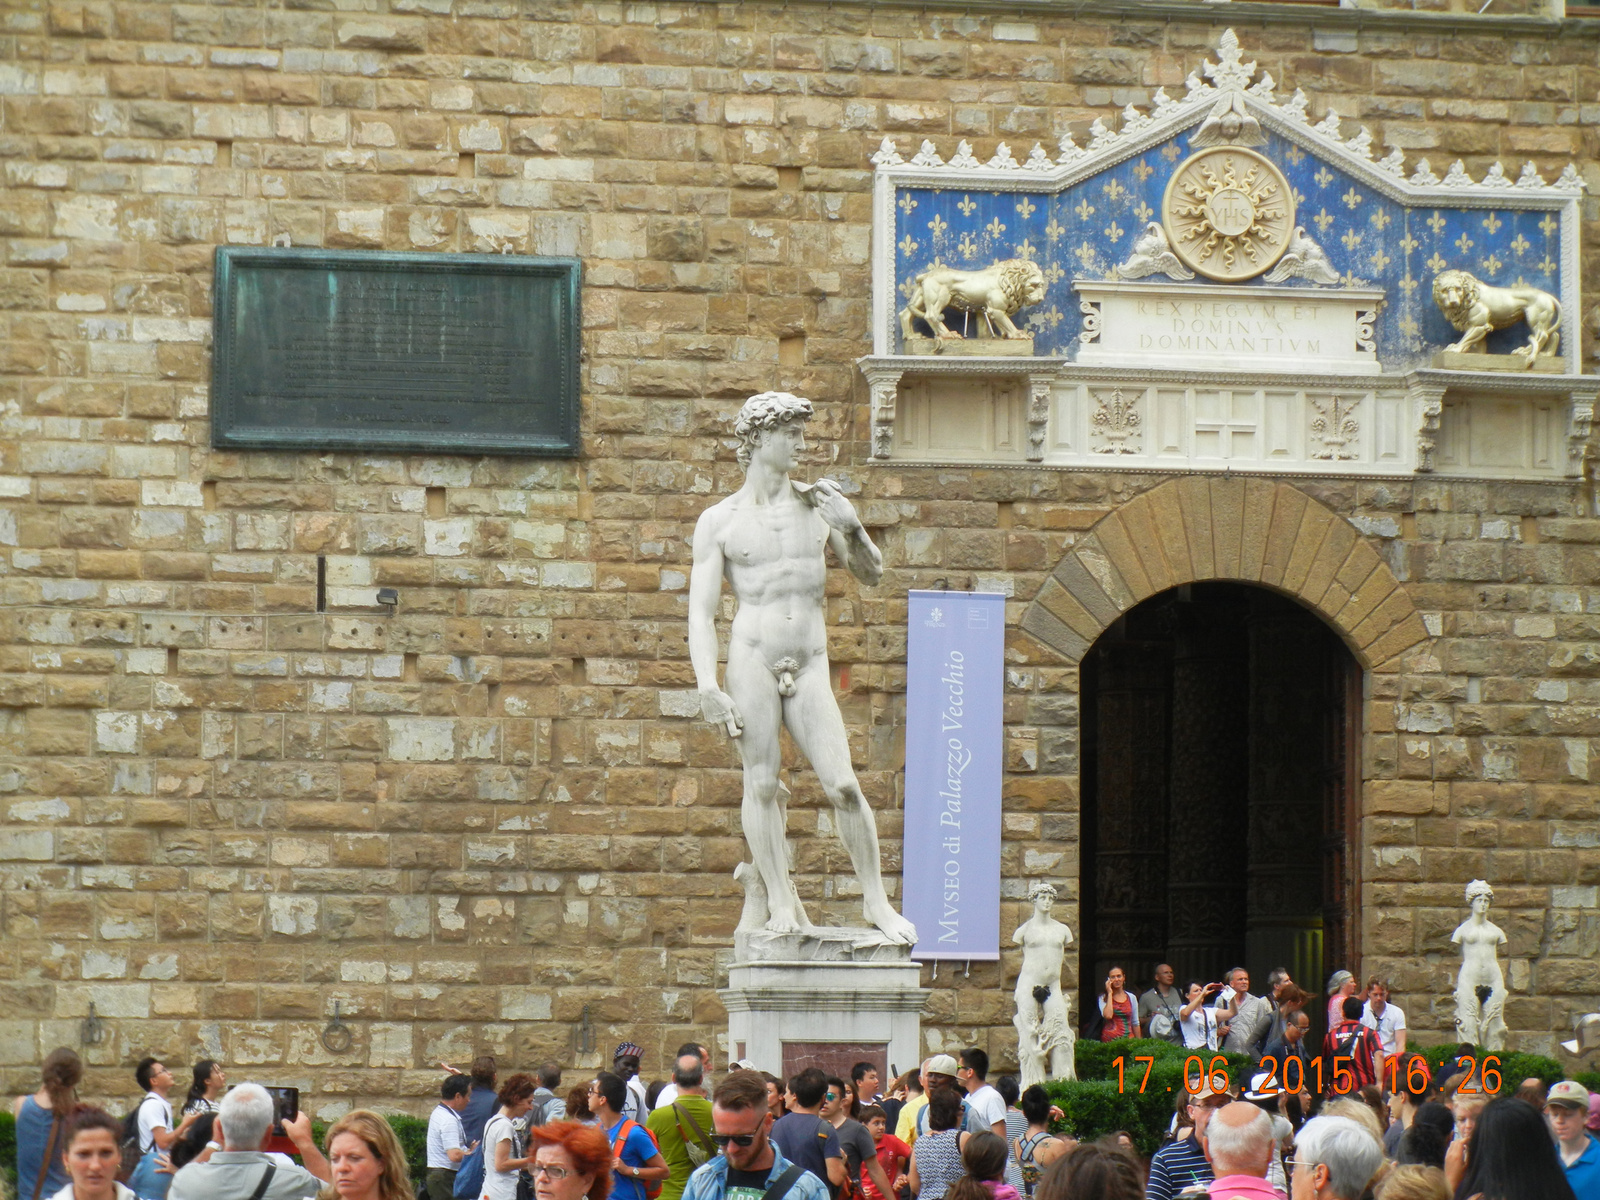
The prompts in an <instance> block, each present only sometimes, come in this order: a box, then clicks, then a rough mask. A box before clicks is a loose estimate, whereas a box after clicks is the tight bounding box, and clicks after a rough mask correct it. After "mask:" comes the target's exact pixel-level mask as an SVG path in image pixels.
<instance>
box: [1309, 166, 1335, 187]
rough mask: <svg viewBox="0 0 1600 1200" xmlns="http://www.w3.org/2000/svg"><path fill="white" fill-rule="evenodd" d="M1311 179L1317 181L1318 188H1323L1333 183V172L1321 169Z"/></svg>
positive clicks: (1325, 168) (1324, 168)
mask: <svg viewBox="0 0 1600 1200" xmlns="http://www.w3.org/2000/svg"><path fill="white" fill-rule="evenodd" d="M1311 178H1312V179H1315V180H1316V181H1317V186H1318V187H1319V188H1325V187H1327V186H1328V185H1329V184H1330V183H1332V182H1333V172H1332V171H1330V170H1328V168H1327V167H1323V168H1321V169H1320V170H1319V171H1318V172H1317V173H1316V174H1315V175H1313V176H1312V177H1311Z"/></svg>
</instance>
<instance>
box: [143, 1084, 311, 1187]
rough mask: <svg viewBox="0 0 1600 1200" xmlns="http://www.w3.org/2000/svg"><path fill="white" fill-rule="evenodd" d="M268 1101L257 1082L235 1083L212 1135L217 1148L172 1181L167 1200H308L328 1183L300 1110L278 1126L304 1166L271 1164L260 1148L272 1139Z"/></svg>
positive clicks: (271, 1159)
mask: <svg viewBox="0 0 1600 1200" xmlns="http://www.w3.org/2000/svg"><path fill="white" fill-rule="evenodd" d="M273 1116H274V1111H273V1104H272V1097H271V1096H269V1095H268V1094H267V1089H266V1088H264V1087H262V1086H261V1085H260V1084H259V1083H241V1084H240V1085H239V1086H238V1087H236V1088H234V1089H233V1090H232V1091H231V1092H229V1093H228V1094H227V1095H226V1096H224V1097H223V1099H222V1108H221V1111H219V1112H218V1113H217V1128H216V1133H215V1134H214V1135H213V1136H214V1137H218V1138H220V1139H221V1140H222V1143H223V1147H224V1148H223V1149H221V1150H218V1151H216V1152H215V1153H213V1154H212V1155H211V1160H210V1161H209V1162H192V1163H190V1164H189V1165H188V1166H186V1167H184V1168H183V1169H182V1170H181V1171H179V1172H178V1173H177V1174H176V1175H174V1176H173V1177H172V1190H171V1192H169V1193H168V1200H250V1198H251V1197H253V1196H259V1197H260V1200H309V1198H310V1197H312V1196H315V1195H316V1194H317V1193H318V1192H319V1191H320V1190H321V1189H322V1186H323V1185H324V1184H326V1183H331V1182H332V1181H333V1171H332V1170H331V1169H330V1168H329V1167H328V1160H327V1159H326V1158H324V1157H323V1156H322V1151H321V1150H319V1149H318V1148H317V1142H316V1139H315V1138H313V1137H312V1136H311V1115H310V1114H309V1113H307V1112H305V1111H304V1110H302V1111H300V1112H299V1113H297V1114H296V1115H295V1118H294V1120H292V1121H285V1122H284V1123H283V1132H284V1134H285V1135H286V1136H287V1137H288V1139H289V1140H290V1141H291V1142H293V1143H294V1148H295V1150H296V1152H297V1153H298V1154H299V1155H300V1158H301V1160H302V1161H303V1162H304V1163H305V1164H306V1165H305V1166H304V1167H298V1166H295V1165H293V1164H292V1163H290V1164H287V1165H286V1164H284V1163H281V1162H278V1161H276V1160H277V1159H278V1157H279V1156H278V1155H273V1154H267V1153H265V1152H264V1150H263V1147H265V1146H266V1144H267V1141H268V1139H269V1138H270V1137H271V1136H272V1120H273Z"/></svg>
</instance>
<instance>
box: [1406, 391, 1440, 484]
mask: <svg viewBox="0 0 1600 1200" xmlns="http://www.w3.org/2000/svg"><path fill="white" fill-rule="evenodd" d="M1410 391H1411V400H1412V406H1413V412H1414V413H1415V415H1416V422H1417V423H1416V430H1417V472H1418V473H1419V474H1420V473H1422V472H1425V471H1432V470H1433V452H1434V451H1435V450H1436V449H1438V446H1439V417H1440V415H1441V414H1443V412H1444V393H1445V389H1444V386H1443V385H1442V384H1435V383H1431V382H1427V381H1423V380H1416V379H1414V380H1412V382H1411V388H1410Z"/></svg>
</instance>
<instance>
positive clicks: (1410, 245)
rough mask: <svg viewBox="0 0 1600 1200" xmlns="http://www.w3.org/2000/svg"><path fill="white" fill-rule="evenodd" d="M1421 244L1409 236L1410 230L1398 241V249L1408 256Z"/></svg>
mask: <svg viewBox="0 0 1600 1200" xmlns="http://www.w3.org/2000/svg"><path fill="white" fill-rule="evenodd" d="M1421 244H1422V243H1421V242H1419V241H1417V239H1416V238H1414V237H1412V236H1411V232H1410V230H1407V231H1406V235H1405V237H1403V238H1401V239H1400V249H1402V250H1404V251H1405V252H1406V253H1407V254H1410V253H1411V252H1412V251H1413V250H1415V249H1416V248H1417V247H1418V246H1420V245H1421Z"/></svg>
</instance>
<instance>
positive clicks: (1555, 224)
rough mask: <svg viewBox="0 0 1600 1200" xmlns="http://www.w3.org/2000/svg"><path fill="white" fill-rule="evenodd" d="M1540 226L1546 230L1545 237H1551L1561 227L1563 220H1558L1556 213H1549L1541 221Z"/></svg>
mask: <svg viewBox="0 0 1600 1200" xmlns="http://www.w3.org/2000/svg"><path fill="white" fill-rule="evenodd" d="M1539 228H1540V229H1542V230H1544V235H1545V237H1549V236H1550V235H1551V234H1553V233H1555V231H1556V230H1558V229H1560V228H1561V222H1560V221H1558V220H1556V215H1555V213H1547V214H1546V215H1545V218H1544V220H1542V221H1540V222H1539Z"/></svg>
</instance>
